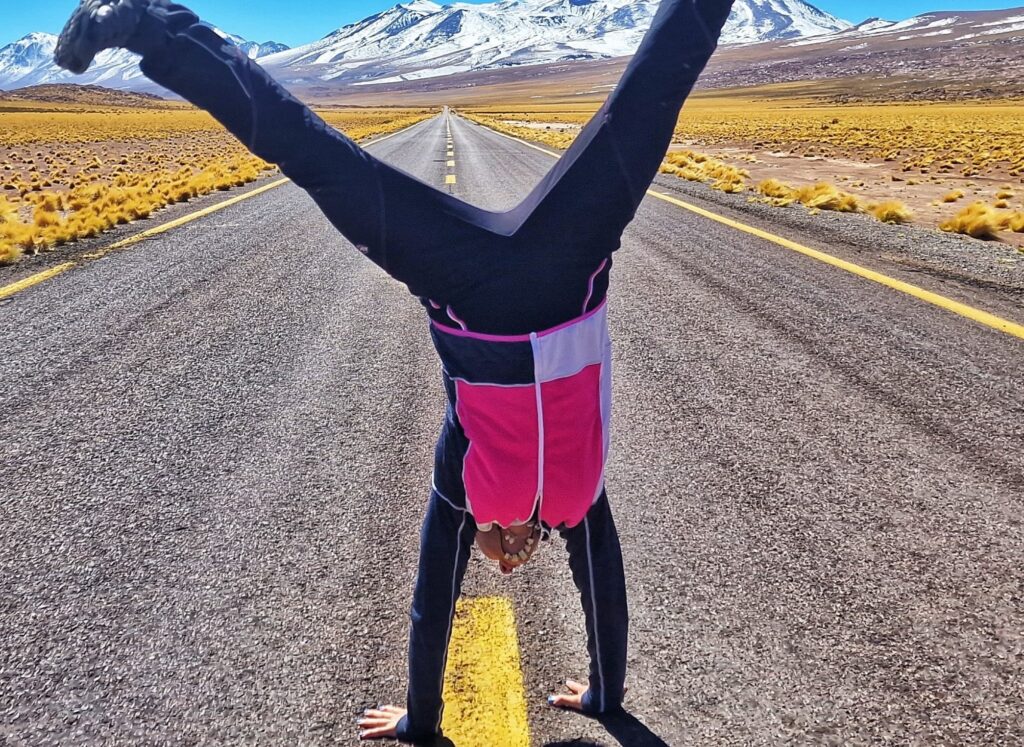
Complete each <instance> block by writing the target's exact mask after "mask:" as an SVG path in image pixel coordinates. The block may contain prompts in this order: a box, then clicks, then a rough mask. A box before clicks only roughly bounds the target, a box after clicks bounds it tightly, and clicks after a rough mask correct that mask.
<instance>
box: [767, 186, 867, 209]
mask: <svg viewBox="0 0 1024 747" xmlns="http://www.w3.org/2000/svg"><path fill="white" fill-rule="evenodd" d="M757 191H758V192H760V193H761V194H763V195H765V196H766V197H768V198H769V202H771V204H773V205H780V206H785V205H789V204H791V203H793V202H799V203H801V204H802V205H804V206H805V207H807V208H808V209H810V210H832V211H835V212H839V213H859V212H861V211H862V210H863V209H864V208H863V205H862V204H861V201H860V198H858V197H857V196H856V195H853V194H850V193H849V192H844V191H843V190H841V189H839V188H838V187H836V186H835V185H833V184H829V183H828V182H818V183H817V184H807V185H804V186H802V187H793V186H791V185H789V184H786V183H785V182H781V181H779V180H778V179H766V180H765V181H763V182H761V183H760V184H758V185H757Z"/></svg>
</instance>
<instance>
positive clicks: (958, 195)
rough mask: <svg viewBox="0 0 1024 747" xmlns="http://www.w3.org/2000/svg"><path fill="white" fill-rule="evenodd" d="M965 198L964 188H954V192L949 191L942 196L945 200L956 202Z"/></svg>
mask: <svg viewBox="0 0 1024 747" xmlns="http://www.w3.org/2000/svg"><path fill="white" fill-rule="evenodd" d="M963 198H964V191H963V190H962V189H954V190H953V191H952V192H947V193H946V194H944V195H943V196H942V201H943V202H956V201H957V200H962V199H963Z"/></svg>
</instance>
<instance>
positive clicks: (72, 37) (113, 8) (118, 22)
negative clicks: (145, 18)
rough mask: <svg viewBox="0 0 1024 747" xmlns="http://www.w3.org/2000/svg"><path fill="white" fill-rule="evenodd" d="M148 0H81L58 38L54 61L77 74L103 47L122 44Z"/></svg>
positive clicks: (128, 36) (133, 28) (126, 40)
mask: <svg viewBox="0 0 1024 747" xmlns="http://www.w3.org/2000/svg"><path fill="white" fill-rule="evenodd" d="M148 4H149V2H148V0H82V2H81V4H80V5H79V6H78V7H77V8H76V9H75V12H74V13H72V14H71V18H69V19H68V22H67V24H66V25H65V26H64V30H63V31H62V32H61V35H60V39H59V40H58V42H57V49H56V51H55V52H54V54H53V58H54V61H55V62H56V63H57V64H58V65H60V66H61V67H62V68H64V69H65V70H70V71H71V72H73V73H75V74H81V73H84V72H85V71H86V70H88V69H89V65H91V64H92V61H93V59H94V58H95V57H96V55H97V54H99V53H100V52H102V51H103V50H104V49H110V48H112V47H123V46H124V45H125V44H126V43H127V42H128V40H129V39H131V37H132V35H133V34H134V33H135V31H136V29H137V28H138V25H139V21H140V20H141V19H142V14H143V13H144V12H145V11H146V6H147V5H148Z"/></svg>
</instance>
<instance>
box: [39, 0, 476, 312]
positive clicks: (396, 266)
mask: <svg viewBox="0 0 1024 747" xmlns="http://www.w3.org/2000/svg"><path fill="white" fill-rule="evenodd" d="M104 23H105V24H107V27H104V28H101V25H102V24H104ZM90 24H92V25H91V26H90ZM124 29H127V31H126V30H124ZM76 34H77V37H76V36H75V35H76ZM104 34H106V35H107V36H104ZM90 35H91V36H90ZM97 38H99V39H107V40H109V43H108V44H107V46H109V45H110V44H111V43H112V44H116V45H119V46H124V47H127V48H128V49H130V50H132V51H134V52H136V53H138V54H140V55H141V56H142V62H141V68H142V71H143V72H144V73H145V74H146V75H147V77H149V78H150V79H151V80H153V81H155V82H156V83H159V84H160V85H162V86H164V87H165V88H167V89H169V90H171V91H173V92H174V93H176V94H178V95H180V96H182V97H183V98H185V99H186V100H188V101H190V102H191V103H193V104H195V105H196V106H198V107H200V108H202V109H205V110H206V111H208V112H209V113H210V114H212V115H213V116H214V118H216V119H217V120H218V121H219V122H220V123H221V124H223V125H224V127H226V128H227V129H228V131H230V132H231V133H232V134H233V135H234V136H235V137H237V138H238V139H239V140H240V141H241V142H242V143H243V144H244V145H245V146H246V147H247V148H248V149H249V150H250V151H252V152H253V153H254V154H255V155H257V156H259V157H261V158H263V159H264V160H266V161H269V162H271V163H274V164H277V165H278V166H280V168H281V170H282V171H283V172H284V174H285V175H287V176H288V177H290V178H291V179H292V180H293V181H294V182H295V183H296V184H297V185H298V186H300V187H302V188H303V189H304V190H306V191H307V192H308V193H309V194H310V196H312V198H313V199H314V200H315V201H316V202H317V204H318V205H319V207H320V208H321V209H322V210H323V212H324V214H325V215H326V216H327V218H328V219H329V220H330V221H331V223H333V224H334V225H335V226H336V227H337V228H338V230H339V231H340V232H341V233H342V234H343V235H344V236H345V237H346V238H348V239H349V240H350V241H351V242H352V243H353V244H355V245H356V246H357V247H358V248H359V249H360V251H362V252H363V253H365V254H366V255H367V256H368V257H369V258H370V259H371V260H372V261H374V262H375V263H376V264H378V265H380V266H381V267H382V268H383V269H384V270H385V271H386V272H387V273H388V274H390V275H391V276H392V277H394V278H396V279H398V280H400V281H401V282H404V283H406V284H407V285H408V286H409V289H410V291H411V292H412V293H414V294H415V295H420V296H431V297H438V298H445V297H448V296H450V295H451V294H450V290H451V289H452V288H453V287H457V286H459V285H461V284H464V283H466V282H469V278H468V277H465V275H467V272H466V270H465V268H463V267H462V265H463V264H464V262H463V261H462V260H460V257H464V256H465V251H464V250H465V246H466V244H467V243H470V244H471V243H474V239H475V237H476V236H477V235H478V232H479V231H481V230H482V229H480V228H477V223H478V222H479V215H478V214H479V213H480V211H478V210H477V209H476V208H473V207H471V206H469V205H467V204H465V203H463V202H461V201H459V200H457V199H455V198H454V197H452V196H451V195H448V194H445V193H443V192H441V191H439V190H436V189H434V188H433V187H431V186H429V185H427V184H425V183H423V182H421V181H419V180H418V179H416V178H415V177H412V176H410V175H408V174H406V173H404V172H402V171H399V170H398V169H395V168H393V167H391V166H389V165H387V164H385V163H383V162H381V161H379V160H378V159H376V158H374V157H373V156H371V155H370V154H369V153H367V152H366V151H365V150H363V149H362V148H360V147H359V146H358V145H357V144H356V143H354V142H353V141H352V140H350V139H349V138H347V137H345V136H344V135H343V134H342V133H340V132H338V131H337V130H335V129H333V128H332V127H330V126H329V125H327V124H326V123H325V122H324V121H323V120H322V119H321V118H320V117H319V116H317V115H316V114H315V113H313V112H312V111H311V110H310V109H309V108H308V107H306V106H305V105H304V104H303V103H302V102H300V101H299V100H298V99H296V98H295V97H294V96H292V95H291V94H290V93H289V92H288V91H286V90H285V89H284V88H283V87H282V86H281V85H279V84H278V83H277V82H276V81H275V80H274V79H273V78H271V77H270V75H269V74H267V72H266V71H265V70H264V69H263V68H261V67H260V66H259V65H258V64H256V63H255V62H253V61H252V60H250V59H249V58H248V57H247V56H246V55H245V54H244V53H242V52H241V51H240V50H239V49H238V48H237V47H235V46H234V45H233V44H231V43H230V42H228V41H226V40H224V39H222V38H221V37H220V36H219V35H218V34H217V33H215V32H214V31H213V30H212V29H211V28H209V27H208V26H206V25H204V24H202V23H201V22H200V20H199V17H198V16H197V15H196V14H195V13H193V12H192V11H191V10H189V9H188V8H186V7H185V6H182V5H178V4H174V3H170V2H167V1H166V0H86V2H83V3H82V6H80V8H79V10H78V11H77V13H76V15H75V16H73V18H72V21H70V22H69V24H68V27H67V29H66V30H65V33H64V34H63V35H62V38H61V43H60V46H58V62H59V63H62V64H63V65H64V66H65V67H74V66H75V64H76V63H78V64H79V66H84V65H87V64H88V60H91V57H90V56H88V53H90V52H91V53H92V54H95V52H96V51H98V48H102V47H103V46H104V44H103V43H102V42H97V41H96V39H97ZM90 42H92V46H90ZM76 44H78V49H76V46H75V45H76ZM83 50H84V53H83V52H82V51H83ZM76 51H79V52H80V54H79V56H78V58H77V59H76V57H75V54H74V53H75V52H76ZM83 54H84V56H83Z"/></svg>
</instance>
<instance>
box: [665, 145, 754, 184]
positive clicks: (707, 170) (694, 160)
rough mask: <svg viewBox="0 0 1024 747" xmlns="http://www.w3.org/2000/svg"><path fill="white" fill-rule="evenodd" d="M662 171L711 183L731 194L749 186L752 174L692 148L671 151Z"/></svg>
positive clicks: (694, 180)
mask: <svg viewBox="0 0 1024 747" xmlns="http://www.w3.org/2000/svg"><path fill="white" fill-rule="evenodd" d="M661 172H662V173H663V174H673V175H675V176H678V177H680V178H682V179H688V180H689V181H692V182H702V183H704V184H710V186H711V188H712V189H717V190H719V191H720V192H728V193H730V194H737V193H739V192H743V191H744V190H745V189H746V188H747V184H746V180H747V177H749V176H750V172H749V171H747V170H746V169H738V168H736V167H735V166H730V165H729V164H727V163H725V162H724V161H719V160H717V159H715V158H711V157H710V156H707V155H705V154H703V153H695V152H693V151H692V150H680V151H674V152H672V153H669V154H668V156H666V158H665V163H663V164H662V166H661Z"/></svg>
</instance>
